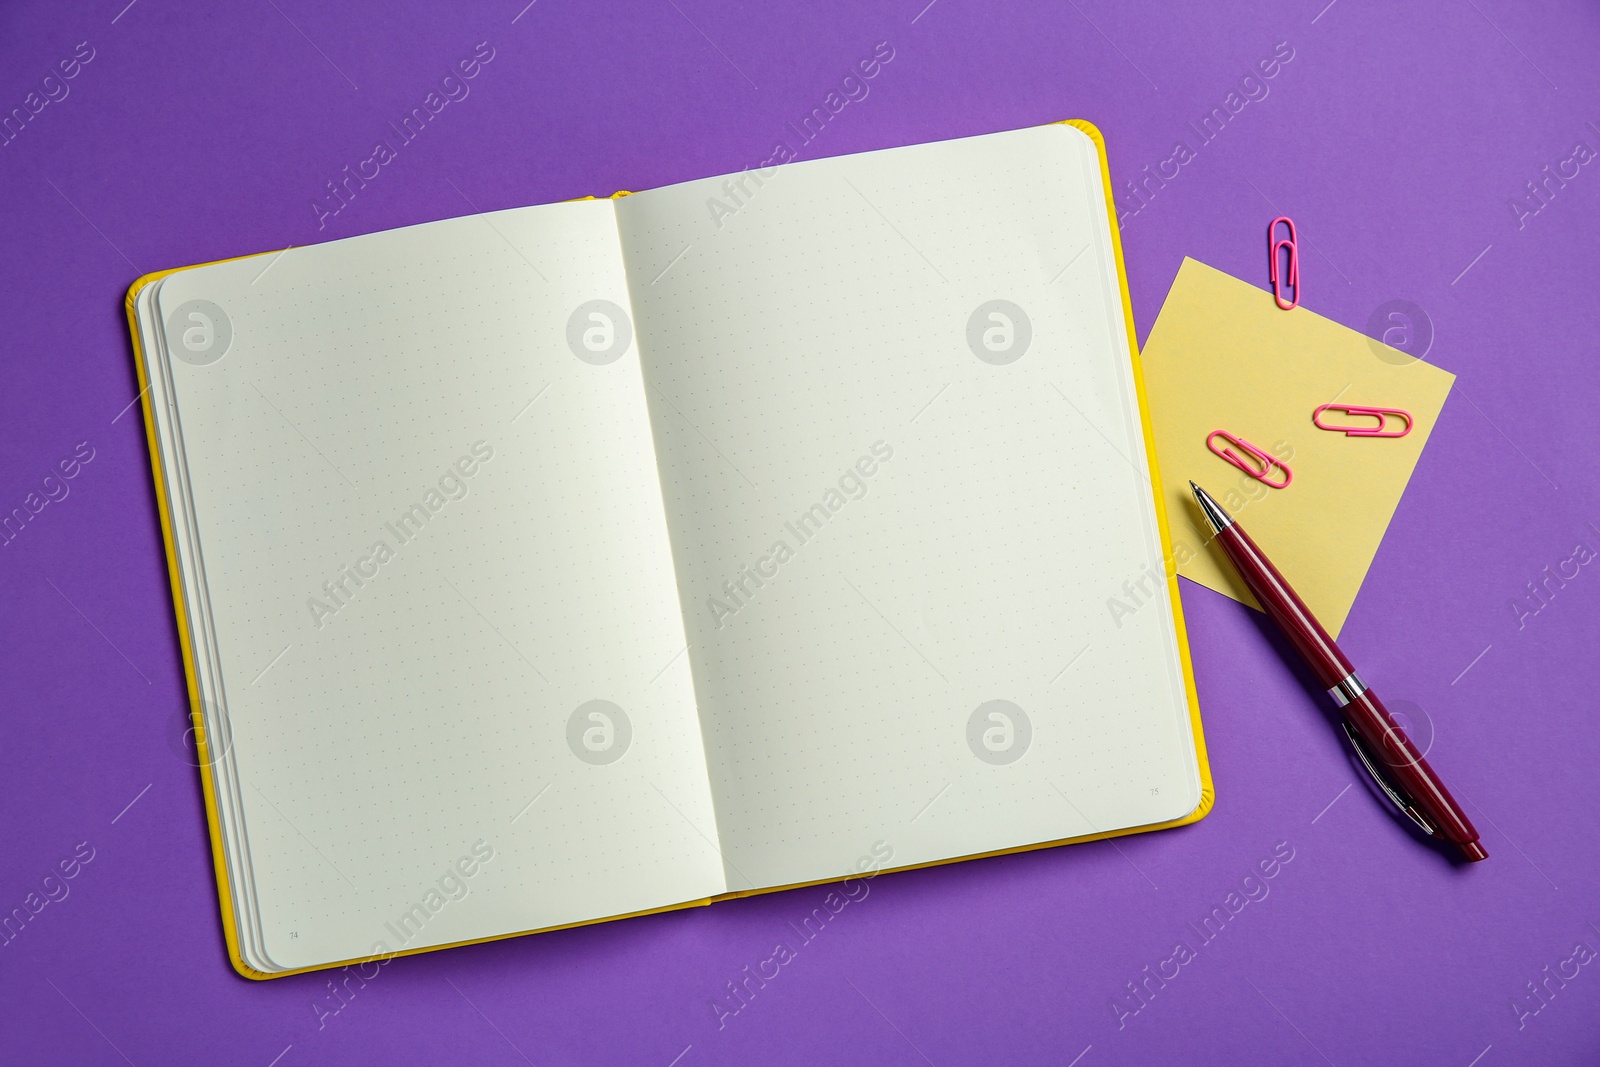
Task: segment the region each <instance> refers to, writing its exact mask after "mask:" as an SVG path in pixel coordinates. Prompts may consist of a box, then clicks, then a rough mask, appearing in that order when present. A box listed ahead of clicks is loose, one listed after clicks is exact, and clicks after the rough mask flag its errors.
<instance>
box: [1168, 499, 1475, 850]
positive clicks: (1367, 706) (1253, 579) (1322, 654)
mask: <svg viewBox="0 0 1600 1067" xmlns="http://www.w3.org/2000/svg"><path fill="white" fill-rule="evenodd" d="M1189 488H1190V489H1192V490H1194V498H1195V500H1196V501H1197V502H1198V503H1199V505H1200V510H1201V511H1202V512H1204V513H1205V517H1206V520H1207V521H1208V522H1209V523H1210V524H1211V527H1212V529H1213V530H1215V531H1216V537H1217V541H1218V542H1219V543H1220V544H1221V545H1222V548H1223V551H1225V552H1227V554H1228V559H1229V560H1231V561H1232V562H1233V566H1234V568H1235V569H1236V570H1237V571H1238V572H1239V577H1240V578H1242V579H1243V580H1244V584H1245V585H1246V586H1248V587H1249V589H1250V592H1252V593H1254V594H1255V598H1256V600H1257V601H1258V602H1259V603H1260V604H1261V607H1262V610H1264V611H1265V612H1266V613H1267V617H1268V618H1270V619H1271V620H1272V621H1273V622H1274V623H1276V624H1277V626H1278V629H1280V630H1281V631H1283V635H1284V637H1286V638H1288V641H1289V643H1290V644H1291V645H1293V646H1294V649H1295V651H1296V652H1298V653H1299V654H1300V657H1301V658H1302V659H1304V660H1305V662H1306V665H1307V666H1308V667H1310V668H1311V672H1312V673H1313V674H1315V675H1316V676H1317V681H1318V684H1319V685H1322V686H1323V687H1325V688H1326V689H1327V690H1328V695H1329V696H1330V697H1332V698H1333V702H1334V703H1335V704H1336V705H1338V708H1339V714H1340V715H1341V716H1342V717H1343V719H1344V722H1343V726H1344V732H1345V736H1346V737H1348V738H1349V739H1350V744H1351V745H1352V746H1353V747H1354V748H1355V751H1356V755H1357V757H1359V758H1360V760H1361V762H1362V764H1363V765H1364V766H1365V767H1366V769H1367V772H1368V773H1369V774H1371V775H1372V777H1373V780H1374V781H1376V782H1377V783H1378V788H1379V789H1381V790H1383V792H1384V794H1385V795H1386V796H1388V798H1389V799H1390V800H1392V801H1393V802H1394V804H1395V806H1396V807H1397V808H1399V809H1400V810H1401V811H1402V812H1403V813H1404V814H1405V815H1406V816H1407V817H1408V818H1409V819H1411V821H1412V822H1414V823H1416V824H1417V825H1418V826H1419V827H1421V829H1422V831H1423V832H1424V833H1426V834H1427V835H1428V836H1429V837H1433V838H1439V839H1442V840H1445V841H1448V842H1450V843H1451V844H1452V845H1454V846H1455V847H1456V849H1457V850H1459V852H1460V853H1461V855H1462V856H1463V857H1464V858H1466V859H1467V860H1474V861H1475V860H1483V859H1488V858H1489V853H1488V852H1486V851H1485V850H1484V848H1483V846H1482V845H1480V844H1479V843H1478V831H1477V830H1475V829H1473V826H1472V823H1471V822H1470V821H1469V820H1468V819H1467V816H1466V813H1465V812H1463V811H1462V810H1461V806H1460V805H1459V804H1457V803H1456V801H1455V798H1454V797H1452V796H1451V795H1450V790H1448V789H1446V788H1445V786H1444V783H1443V782H1441V781H1440V780H1439V776H1438V775H1436V774H1434V773H1433V768H1431V767H1429V766H1428V761H1427V760H1426V759H1424V758H1423V756H1422V753H1421V752H1418V751H1417V747H1416V746H1415V745H1413V744H1412V743H1411V739H1410V738H1409V737H1407V736H1406V734H1405V731H1404V730H1402V729H1401V728H1400V725H1399V723H1397V722H1395V720H1394V716H1392V715H1390V714H1389V709H1388V708H1385V707H1384V706H1383V702H1382V701H1380V700H1379V699H1378V698H1377V696H1376V695H1374V694H1373V692H1372V691H1371V690H1370V689H1368V688H1367V687H1366V684H1365V683H1364V682H1362V680H1361V677H1360V675H1358V674H1356V672H1355V668H1354V667H1352V666H1351V665H1350V661H1349V660H1348V659H1347V658H1345V654H1344V653H1343V652H1341V651H1339V646H1338V645H1336V644H1334V642H1333V638H1331V637H1329V636H1328V632H1327V631H1326V630H1324V629H1323V628H1322V624H1321V623H1319V622H1317V620H1316V617H1315V616H1314V615H1312V614H1311V611H1310V609H1308V608H1307V607H1306V606H1305V603H1304V602H1303V601H1302V600H1301V599H1300V597H1299V596H1298V595H1296V593H1295V591H1294V589H1293V588H1291V587H1290V585H1289V583H1288V582H1287V581H1285V580H1284V577H1283V575H1281V574H1279V573H1278V569H1277V568H1276V567H1274V566H1273V565H1272V561H1271V560H1269V559H1267V557H1266V555H1265V554H1264V553H1263V552H1262V551H1261V549H1259V548H1257V547H1256V543H1255V542H1254V541H1252V540H1250V536H1249V535H1248V534H1246V533H1245V532H1244V530H1243V529H1242V528H1241V527H1240V526H1239V524H1238V523H1236V522H1234V521H1233V519H1232V518H1231V517H1230V516H1229V515H1228V513H1227V512H1226V511H1223V510H1222V508H1221V507H1220V506H1219V505H1218V504H1217V502H1216V501H1215V500H1213V499H1211V496H1210V495H1209V494H1208V493H1207V492H1206V491H1205V490H1204V489H1201V488H1200V487H1199V486H1198V485H1195V484H1194V483H1193V482H1190V483H1189ZM1378 752H1381V753H1383V758H1382V762H1383V764H1384V765H1385V767H1386V768H1387V769H1388V771H1389V773H1390V775H1392V777H1393V778H1394V781H1393V782H1391V781H1389V780H1388V778H1389V775H1386V774H1385V773H1384V772H1383V771H1382V770H1380V769H1379V767H1378V760H1377V759H1375V758H1374V755H1373V754H1374V753H1378Z"/></svg>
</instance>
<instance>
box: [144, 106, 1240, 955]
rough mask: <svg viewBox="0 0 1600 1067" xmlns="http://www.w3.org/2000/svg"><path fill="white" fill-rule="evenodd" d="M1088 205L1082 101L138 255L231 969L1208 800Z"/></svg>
mask: <svg viewBox="0 0 1600 1067" xmlns="http://www.w3.org/2000/svg"><path fill="white" fill-rule="evenodd" d="M1109 204H1110V186H1109V183H1108V181H1107V171H1106V165H1105V158H1104V152H1103V148H1102V146H1101V145H1100V141H1099V136H1098V134H1097V133H1096V132H1095V130H1094V129H1093V127H1091V126H1089V125H1088V124H1086V123H1072V124H1057V125H1051V126H1046V127H1040V128H1035V129H1025V130H1018V131H1014V132H1008V133H999V134H993V135H989V136H982V137H972V138H967V139H963V140H954V141H946V142H941V143H935V144H926V145H919V146H914V147H908V148H898V149H892V150H888V151H881V152H870V153H866V154H862V155H855V156H846V157H841V158H835V159H825V160H818V161H813V162H805V163H795V164H791V165H787V166H782V167H776V168H773V169H771V170H768V171H764V172H746V173H745V174H742V175H733V176H730V177H726V178H712V179H707V180H705V181H696V182H688V183H685V184H683V185H676V186H672V187H669V188H663V189H658V190H654V191H651V192H645V193H637V194H632V195H627V196H618V197H616V198H612V199H606V200H585V201H574V202H568V203H560V204H550V205H544V206H538V207H528V208H520V209H515V210H508V211H498V212H493V213H489V214H484V215H477V216H471V217H466V218H459V219H451V220H448V221H444V222H435V223H429V224H426V225H420V226H412V227H407V228H405V229H400V230H394V231H390V232H385V233H376V234H371V235H368V236H363V237H355V238H351V239H348V240H342V241H336V242H333V243H330V244H324V245H318V246H314V247H307V248H296V249H292V250H289V251H287V252H283V253H275V254H268V255H263V256H254V257H248V258H245V259H239V260H232V261H227V262H222V263H214V264H209V265H205V266H199V267H192V268H186V269H182V270H177V271H168V272H164V273H161V274H156V275H150V276H148V277H146V278H143V279H140V281H139V282H138V283H137V284H135V286H134V287H133V289H132V290H131V291H130V294H129V309H130V316H131V319H132V322H133V328H134V337H135V347H136V352H137V357H138V358H137V362H138V364H139V371H140V376H141V384H143V385H146V386H147V387H148V390H147V392H146V393H145V394H144V396H145V399H144V408H145V414H146V419H147V424H148V427H149V436H150V445H151V454H152V462H153V467H154V471H155V477H156V482H157V496H158V499H159V502H160V507H161V511H162V517H163V521H164V525H165V531H166V537H167V548H168V555H169V562H170V566H171V571H172V578H173V589H174V599H175V602H176V605H177V611H178V625H179V632H180V635H181V638H182V642H183V646H184V652H185V657H186V661H187V668H188V674H189V682H190V688H191V698H192V702H193V705H194V713H195V715H196V716H197V719H196V722H197V724H198V725H199V726H201V727H203V735H204V736H203V741H204V743H203V745H202V749H201V754H202V765H203V770H202V776H203V780H204V785H205V797H206V803H207V808H208V814H209V816H210V820H211V825H212V836H213V845H214V852H215V859H216V869H217V875H218V883H219V887H220V893H221V898H222V906H223V911H224V927H225V929H226V931H227V936H228V944H229V949H230V955H231V956H232V957H233V959H234V963H235V966H236V967H237V968H238V969H239V970H240V972H241V973H243V974H245V975H247V976H249V977H255V978H262V977H270V976H273V975H276V974H282V973H285V972H290V971H295V970H301V969H306V968H314V967H322V966H328V965H331V964H335V963H340V962H347V961H353V960H358V959H364V958H372V957H382V956H390V955H394V954H397V953H401V952H412V951H420V950H423V949H428V948H435V947H440V946H445V945H451V944H458V943H462V942H467V941H473V940H481V939H488V938H495V937H503V936H508V935H511V934H516V933H525V932H531V931H536V930H543V929H550V928H554V927H560V926H567V925H574V924H579V923H585V922H593V921H598V920H601V919H607V918H616V917H620V916H625V915H630V914H637V913H642V912H647V911H654V910H661V909H666V908H673V907H681V906H686V905H690V904H696V903H705V902H707V901H710V900H714V899H717V898H723V897H729V896H739V895H744V894H747V893H751V892H760V891H766V890H771V889H776V888H781V887H787V886H793V885H796V884H803V883H813V882H819V881H827V880H836V879H842V878H846V877H850V876H859V875H861V874H862V873H863V872H867V873H873V872H876V871H878V870H882V869H891V868H902V867H911V866H918V865H924V864H930V863H939V862H945V861H949V860H952V859H958V858H963V857H969V856H974V855H979V854H984V853H991V852H997V851H1005V850H1013V849H1022V848H1030V847H1037V846H1040V845H1044V844H1050V843H1059V842H1063V841H1068V840H1074V839H1082V838H1088V837H1095V836H1101V835H1108V834H1114V833H1124V832H1131V831H1134V830H1138V829H1151V828H1155V827H1158V826H1166V825H1175V824H1178V823H1182V822H1188V821H1193V820H1195V819H1198V818H1200V817H1201V815H1203V814H1204V812H1205V811H1206V810H1207V809H1208V808H1209V806H1210V798H1211V789H1210V779H1209V775H1208V772H1207V769H1206V763H1205V756H1204V748H1203V743H1202V741H1201V737H1200V729H1199V719H1198V714H1197V707H1196V704H1195V701H1194V697H1193V687H1192V682H1191V680H1190V675H1189V667H1188V653H1187V645H1186V643H1185V639H1184V631H1183V622H1182V617H1181V615H1180V613H1179V606H1178V596H1177V587H1176V579H1175V578H1174V577H1173V575H1172V574H1171V573H1170V570H1169V569H1168V568H1167V567H1166V566H1164V564H1163V558H1164V557H1169V552H1168V550H1167V546H1166V540H1165V539H1166V533H1165V522H1164V517H1163V515H1162V512H1161V504H1160V501H1159V500H1158V498H1157V496H1156V494H1155V492H1154V491H1153V489H1152V470H1151V467H1152V457H1151V450H1150V447H1149V443H1148V436H1147V434H1146V432H1145V428H1144V425H1143V422H1142V419H1141V413H1140V401H1139V396H1140V387H1139V384H1138V376H1137V362H1136V360H1137V354H1136V352H1135V350H1134V347H1133V345H1132V344H1131V343H1130V338H1131V335H1132V323H1131V320H1130V318H1129V315H1128V309H1127V297H1126V290H1125V286H1124V285H1123V283H1122V275H1121V258H1120V250H1119V246H1118V243H1117V237H1116V233H1115V231H1114V229H1113V228H1112V226H1111V224H1110V214H1109ZM1158 484H1159V483H1158ZM1130 591H1131V594H1130ZM1130 595H1131V596H1132V598H1133V599H1132V602H1135V603H1137V604H1138V605H1139V606H1138V608H1137V610H1135V611H1133V612H1132V613H1131V614H1130V613H1128V612H1126V611H1125V610H1123V611H1111V610H1108V602H1110V601H1112V600H1113V599H1115V600H1116V602H1117V603H1119V604H1121V605H1123V606H1124V607H1125V606H1126V604H1127V603H1129V602H1130V599H1129V598H1130Z"/></svg>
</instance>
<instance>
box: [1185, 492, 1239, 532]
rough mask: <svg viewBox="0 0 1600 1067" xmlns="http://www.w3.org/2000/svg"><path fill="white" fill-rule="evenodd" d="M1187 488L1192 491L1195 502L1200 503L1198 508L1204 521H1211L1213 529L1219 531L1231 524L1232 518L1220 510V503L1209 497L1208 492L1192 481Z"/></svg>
mask: <svg viewBox="0 0 1600 1067" xmlns="http://www.w3.org/2000/svg"><path fill="white" fill-rule="evenodd" d="M1189 489H1190V490H1191V491H1192V492H1193V493H1194V499H1195V503H1197V504H1199V505H1200V510H1201V511H1203V512H1204V513H1205V516H1206V521H1207V522H1209V523H1211V528H1212V529H1213V530H1215V531H1216V532H1218V533H1221V532H1222V531H1223V530H1225V529H1227V528H1228V527H1229V526H1232V525H1233V519H1232V518H1231V517H1229V515H1228V513H1227V512H1226V511H1223V510H1222V507H1221V505H1219V504H1218V503H1217V502H1216V501H1215V500H1212V499H1211V494H1210V493H1208V492H1206V491H1205V490H1204V489H1202V488H1200V487H1199V486H1198V485H1195V484H1194V482H1193V481H1191V482H1190V483H1189Z"/></svg>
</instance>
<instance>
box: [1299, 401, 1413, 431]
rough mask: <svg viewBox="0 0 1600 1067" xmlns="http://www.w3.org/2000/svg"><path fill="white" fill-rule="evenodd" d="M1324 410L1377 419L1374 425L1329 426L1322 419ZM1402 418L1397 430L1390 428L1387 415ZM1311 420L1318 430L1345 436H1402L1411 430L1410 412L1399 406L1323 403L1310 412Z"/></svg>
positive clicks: (1354, 416) (1353, 416)
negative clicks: (1370, 406)
mask: <svg viewBox="0 0 1600 1067" xmlns="http://www.w3.org/2000/svg"><path fill="white" fill-rule="evenodd" d="M1324 411H1342V412H1344V413H1345V414H1346V415H1349V416H1351V417H1352V418H1368V419H1377V420H1378V425H1376V426H1338V425H1334V426H1329V425H1328V424H1327V423H1325V422H1323V421H1322V413H1323V412H1324ZM1391 415H1393V416H1395V417H1396V418H1399V419H1403V420H1404V421H1405V425H1404V426H1402V427H1401V428H1400V429H1399V430H1390V429H1389V428H1388V426H1389V416H1391ZM1311 422H1312V424H1313V425H1315V426H1316V428H1317V429H1319V430H1337V431H1339V432H1342V433H1343V434H1344V435H1345V436H1346V437H1404V436H1405V435H1406V434H1408V433H1410V432H1411V425H1412V419H1411V412H1409V411H1402V410H1400V409H1399V408H1364V407H1360V406H1358V405H1355V404H1324V405H1322V406H1321V407H1320V408H1318V409H1317V410H1315V411H1313V412H1312V413H1311Z"/></svg>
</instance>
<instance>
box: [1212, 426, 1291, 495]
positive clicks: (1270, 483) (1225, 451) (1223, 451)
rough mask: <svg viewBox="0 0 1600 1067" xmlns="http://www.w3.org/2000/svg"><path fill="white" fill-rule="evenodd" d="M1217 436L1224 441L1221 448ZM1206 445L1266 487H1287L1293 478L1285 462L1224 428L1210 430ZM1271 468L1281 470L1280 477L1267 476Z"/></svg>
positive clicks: (1270, 472) (1215, 453)
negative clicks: (1281, 474) (1218, 445)
mask: <svg viewBox="0 0 1600 1067" xmlns="http://www.w3.org/2000/svg"><path fill="white" fill-rule="evenodd" d="M1218 438H1221V439H1222V440H1223V442H1224V444H1223V445H1222V447H1221V448H1218V447H1217V439H1218ZM1206 447H1207V448H1209V449H1211V451H1212V453H1213V454H1214V455H1216V456H1219V457H1221V458H1222V459H1225V460H1227V461H1228V462H1229V463H1231V464H1233V465H1234V466H1235V467H1238V468H1239V469H1240V470H1242V471H1244V472H1245V473H1246V474H1248V475H1249V476H1250V477H1252V478H1254V479H1255V480H1256V481H1258V482H1260V483H1261V484H1262V485H1264V486H1266V487H1267V488H1268V489H1284V488H1287V487H1288V485H1289V483H1290V482H1292V481H1293V480H1294V472H1293V471H1291V470H1290V469H1289V468H1288V467H1287V466H1286V465H1285V464H1283V463H1281V462H1279V461H1278V460H1276V459H1274V458H1273V457H1271V456H1269V455H1267V454H1266V453H1265V452H1263V451H1261V449H1259V448H1257V447H1256V446H1255V445H1253V444H1251V443H1250V442H1249V441H1246V440H1245V439H1244V438H1242V437H1236V436H1234V435H1233V434H1231V433H1228V432H1227V431H1226V430H1212V431H1211V433H1210V434H1208V435H1207V436H1206ZM1235 448H1238V449H1242V450H1243V451H1244V455H1243V456H1241V455H1240V454H1239V453H1238V452H1235V451H1234V449H1235ZM1246 456H1248V457H1249V459H1246V458H1245V457H1246ZM1251 461H1254V462H1251ZM1273 468H1277V469H1278V470H1280V471H1282V472H1283V477H1282V478H1281V479H1275V478H1272V477H1269V475H1271V474H1272V471H1273Z"/></svg>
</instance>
